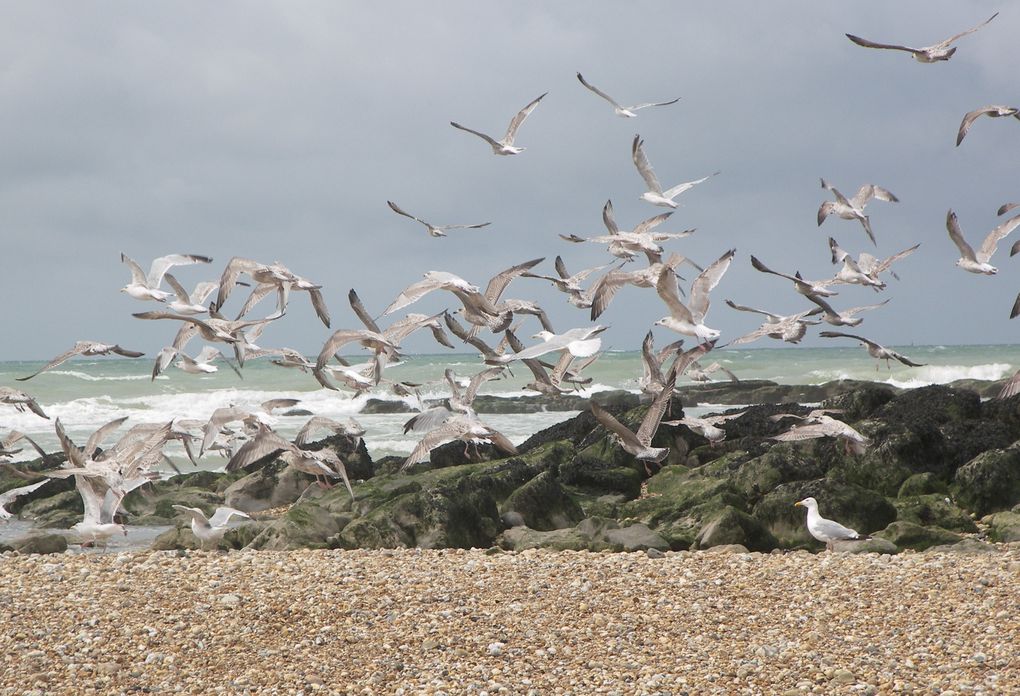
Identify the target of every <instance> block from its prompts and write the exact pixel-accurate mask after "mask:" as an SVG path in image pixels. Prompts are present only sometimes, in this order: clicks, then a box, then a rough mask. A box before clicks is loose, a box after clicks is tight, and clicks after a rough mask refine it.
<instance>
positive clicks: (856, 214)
mask: <svg viewBox="0 0 1020 696" xmlns="http://www.w3.org/2000/svg"><path fill="white" fill-rule="evenodd" d="M822 188H823V189H825V190H826V191H829V192H831V193H832V195H834V196H835V197H836V200H834V201H825V202H823V203H822V204H821V206H819V208H818V224H819V225H821V224H822V223H823V222H825V218H827V217H828V216H829V215H833V214H835V215H838V216H839V217H841V218H843V219H844V220H859V221H860V223H861V225H862V226H863V227H864V231H865V232H867V233H868V238H869V239H870V240H871V243H872V244H876V245H877V244H878V242H876V241H875V233H874V232H872V231H871V220H870V219H869V218H868V216H867V215H865V214H864V206H866V205H867V204H868V201H870V200H871V199H872V198H877V199H878V200H880V201H889V202H890V203H897V202H899V200H900V199H899V198H897V197H896V196H895V195H893V193H892V192H891V191H888V190H886V189H884V188H882V187H881V186H875V185H874V184H864V185H863V186H861V187H860V188H859V189H858V190H857V193H855V194H854V197H853V198H847V197H846V196H844V195H843V194H842V193H840V192H839V190H838V189H836V187H834V186H832V185H830V184H829V183H828V182H827V181H825V179H822Z"/></svg>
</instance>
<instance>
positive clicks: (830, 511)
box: [751, 478, 896, 548]
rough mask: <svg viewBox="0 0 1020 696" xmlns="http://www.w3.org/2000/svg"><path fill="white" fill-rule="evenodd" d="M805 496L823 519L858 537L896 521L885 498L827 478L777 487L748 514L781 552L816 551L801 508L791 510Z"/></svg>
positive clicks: (892, 509) (818, 544) (890, 505)
mask: <svg viewBox="0 0 1020 696" xmlns="http://www.w3.org/2000/svg"><path fill="white" fill-rule="evenodd" d="M808 496H811V497H813V498H815V499H816V500H818V506H819V508H820V509H819V512H821V514H822V516H823V517H826V518H828V519H832V520H836V521H837V522H839V523H840V524H843V525H846V526H847V527H850V528H851V529H855V530H857V531H858V532H860V533H861V534H870V533H871V532H874V531H876V530H879V529H883V528H885V527H886V525H888V524H889V523H890V522H892V521H893V520H895V519H896V508H895V507H893V506H892V504H891V503H889V501H888V500H886V499H885V497H883V496H881V495H879V494H878V493H875V492H874V491H870V490H867V489H865V488H861V487H860V486H856V485H853V484H847V483H841V482H839V481H835V480H833V479H831V478H826V479H817V480H814V481H796V482H791V483H784V484H782V485H780V486H777V487H776V488H775V489H774V490H773V491H772V492H771V493H769V494H767V495H765V496H764V497H763V498H762V499H761V500H760V501H759V502H758V503H757V504H756V505H755V506H754V509H753V510H752V512H751V514H752V516H754V517H755V518H757V519H758V520H759V521H761V522H762V524H763V525H764V526H765V528H766V529H768V530H769V531H770V532H771V533H772V534H773V535H774V536H775V537H776V539H778V541H779V545H780V546H782V547H783V548H792V547H795V546H810V547H814V548H817V547H819V546H820V545H821V542H818V541H816V540H815V539H814V538H813V537H811V535H810V534H808V531H807V523H806V516H805V512H804V508H802V507H795V506H794V503H795V502H797V501H798V500H803V499H804V498H807V497H808Z"/></svg>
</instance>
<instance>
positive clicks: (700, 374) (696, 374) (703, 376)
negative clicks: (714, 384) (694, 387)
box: [685, 360, 740, 382]
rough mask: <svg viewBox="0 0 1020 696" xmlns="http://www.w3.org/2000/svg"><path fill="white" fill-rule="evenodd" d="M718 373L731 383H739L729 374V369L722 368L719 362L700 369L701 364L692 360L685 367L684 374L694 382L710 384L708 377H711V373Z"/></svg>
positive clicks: (734, 376)
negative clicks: (722, 374)
mask: <svg viewBox="0 0 1020 696" xmlns="http://www.w3.org/2000/svg"><path fill="white" fill-rule="evenodd" d="M720 371H721V372H723V373H724V374H725V375H726V376H727V377H729V379H730V381H731V382H739V381H740V380H739V379H737V376H736V375H735V374H733V372H731V371H730V370H729V369H727V368H726V367H725V366H723V364H722V363H719V362H714V363H711V364H710V365H708V366H707V367H702V366H701V363H699V362H698V361H697V360H693V361H691V363H690V365H689V366H688V367H687V370H686V372H685V374H686V375H687V376H688V377H690V378H691V379H692V380H693V381H695V382H710V381H711V380H712V378H711V377H709V375H711V374H712V373H713V372H720Z"/></svg>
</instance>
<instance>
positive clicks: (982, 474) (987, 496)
mask: <svg viewBox="0 0 1020 696" xmlns="http://www.w3.org/2000/svg"><path fill="white" fill-rule="evenodd" d="M952 490H953V493H954V497H955V498H956V499H957V500H958V501H959V502H960V504H961V505H963V506H964V507H965V508H967V509H968V510H971V511H973V512H974V513H975V514H977V515H978V516H979V517H981V516H984V515H987V514H988V513H991V512H996V511H999V510H1008V509H1009V508H1011V507H1012V506H1014V505H1016V504H1017V503H1018V502H1020V449H1008V450H990V451H988V452H984V453H982V454H979V455H978V456H976V457H975V458H974V459H972V460H970V461H969V462H967V463H966V464H965V465H963V466H962V467H960V469H959V470H958V471H957V472H956V477H955V479H954V481H953V487H952Z"/></svg>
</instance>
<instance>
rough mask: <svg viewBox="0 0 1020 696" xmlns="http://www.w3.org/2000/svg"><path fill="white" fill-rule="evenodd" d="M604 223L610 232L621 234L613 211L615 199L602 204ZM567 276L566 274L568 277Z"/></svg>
mask: <svg viewBox="0 0 1020 696" xmlns="http://www.w3.org/2000/svg"><path fill="white" fill-rule="evenodd" d="M602 224H604V225H605V226H606V229H607V230H609V234H620V227H619V226H618V225H617V224H616V216H615V215H614V213H613V201H612V200H608V201H606V204H605V205H604V206H602ZM566 277H567V276H564V278H566Z"/></svg>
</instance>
